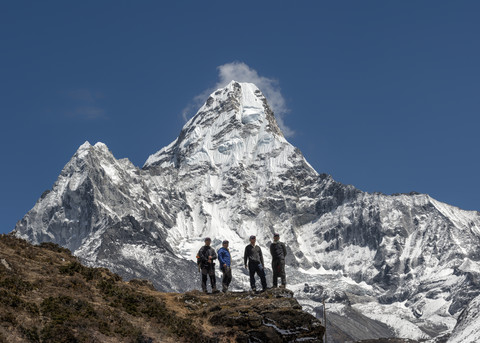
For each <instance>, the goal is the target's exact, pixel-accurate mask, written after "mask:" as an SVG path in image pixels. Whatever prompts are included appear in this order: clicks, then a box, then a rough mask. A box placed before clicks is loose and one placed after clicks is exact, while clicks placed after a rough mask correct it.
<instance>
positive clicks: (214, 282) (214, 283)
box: [208, 267, 217, 292]
mask: <svg viewBox="0 0 480 343" xmlns="http://www.w3.org/2000/svg"><path fill="white" fill-rule="evenodd" d="M208 275H209V276H210V283H211V285H212V292H216V291H217V279H216V277H215V267H211V268H210V270H209V271H208Z"/></svg>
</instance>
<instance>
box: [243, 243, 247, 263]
mask: <svg viewBox="0 0 480 343" xmlns="http://www.w3.org/2000/svg"><path fill="white" fill-rule="evenodd" d="M247 260H248V245H247V246H246V247H245V253H244V254H243V264H244V265H245V268H247Z"/></svg>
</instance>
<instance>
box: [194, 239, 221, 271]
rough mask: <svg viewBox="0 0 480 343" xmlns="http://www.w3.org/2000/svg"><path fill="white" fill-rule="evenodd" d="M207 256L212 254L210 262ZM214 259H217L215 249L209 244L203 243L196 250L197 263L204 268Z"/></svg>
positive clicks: (211, 263)
mask: <svg viewBox="0 0 480 343" xmlns="http://www.w3.org/2000/svg"><path fill="white" fill-rule="evenodd" d="M208 256H212V260H211V262H210V263H209V262H208ZM216 259H217V253H216V252H215V249H213V248H212V247H211V246H206V245H204V246H203V247H201V248H200V250H199V251H198V254H197V263H198V264H199V265H200V266H201V267H202V268H206V267H210V266H211V265H214V263H213V261H214V260H216Z"/></svg>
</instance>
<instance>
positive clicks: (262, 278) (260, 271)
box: [257, 263, 267, 290]
mask: <svg viewBox="0 0 480 343" xmlns="http://www.w3.org/2000/svg"><path fill="white" fill-rule="evenodd" d="M257 274H258V276H260V281H261V282H262V290H266V289H267V279H266V278H265V269H263V266H262V265H261V264H260V263H259V264H258V266H257Z"/></svg>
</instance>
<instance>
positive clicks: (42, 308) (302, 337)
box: [0, 235, 324, 343]
mask: <svg viewBox="0 0 480 343" xmlns="http://www.w3.org/2000/svg"><path fill="white" fill-rule="evenodd" d="M0 262H1V263H0V304H1V306H0V342H9V343H11V342H50V343H55V342H142V343H154V342H167V343H168V342H212V343H213V342H245V343H246V342H253V341H255V342H296V341H299V342H300V341H301V342H322V341H323V340H322V336H323V332H324V328H323V326H321V324H320V321H318V320H317V319H315V317H313V316H312V315H310V314H308V313H306V312H303V311H302V310H301V306H300V305H299V304H298V302H297V301H296V300H295V299H294V298H293V293H292V292H291V291H289V290H279V289H276V290H269V291H267V292H265V293H263V294H259V295H255V294H251V293H250V292H246V293H229V294H217V295H211V294H210V295H207V294H203V293H201V292H199V291H192V292H187V293H161V292H158V291H156V290H155V288H154V287H153V285H152V283H151V282H149V281H147V280H139V279H133V280H130V281H129V282H124V281H122V280H121V278H120V277H119V276H118V275H116V274H113V273H111V272H110V271H108V270H107V269H104V268H89V267H86V266H83V265H82V264H81V263H79V262H78V259H77V258H75V257H74V256H72V255H71V254H70V252H69V251H68V250H67V249H64V248H62V247H60V246H58V245H55V244H52V243H43V244H41V245H40V246H33V245H31V244H29V243H27V242H25V241H23V240H20V239H18V238H14V237H12V236H7V235H2V236H0Z"/></svg>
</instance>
